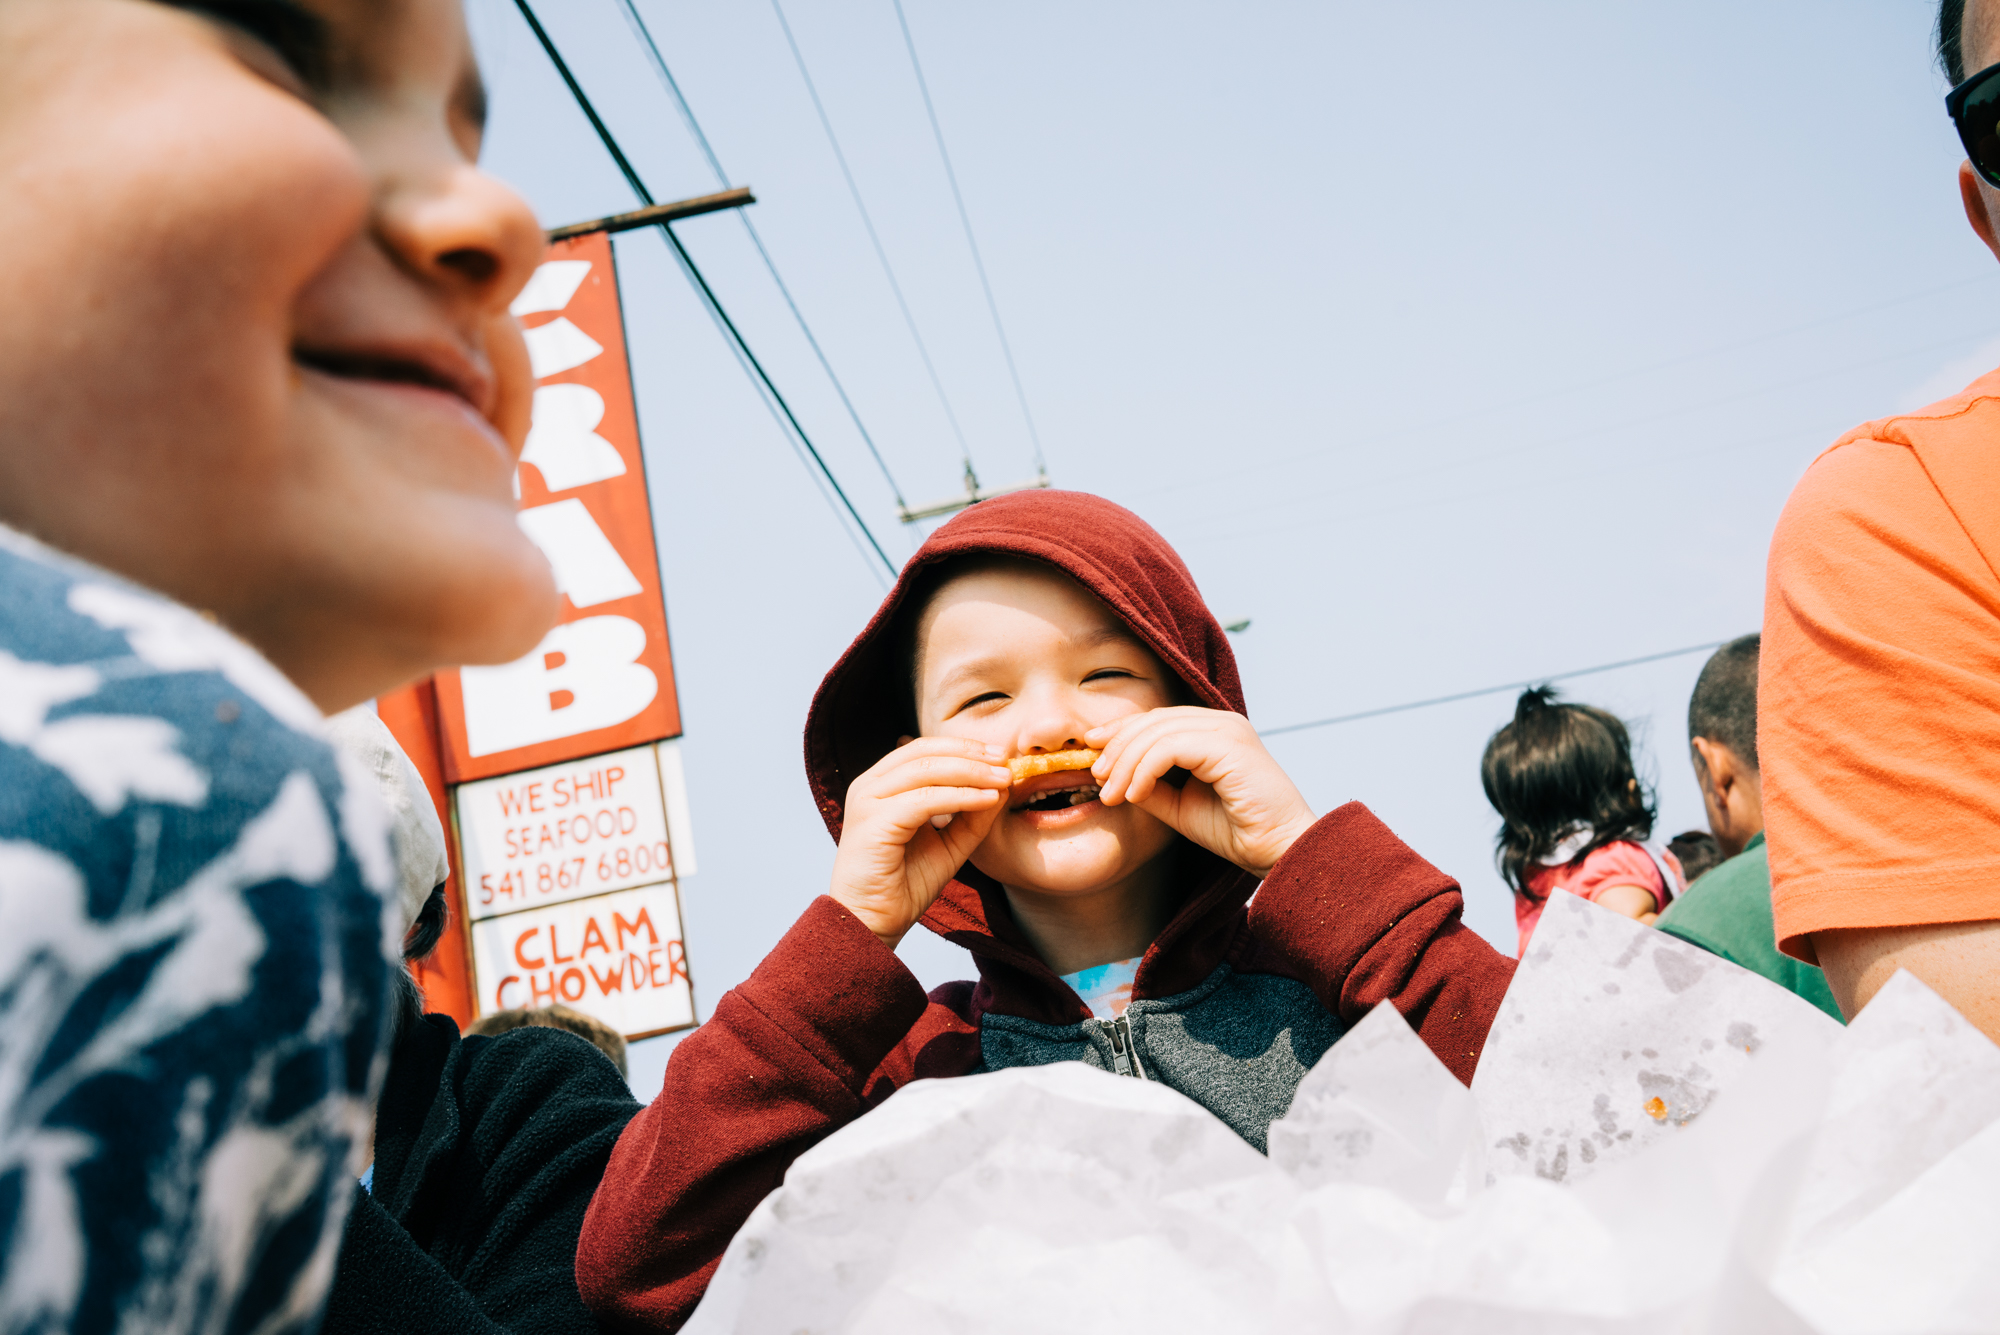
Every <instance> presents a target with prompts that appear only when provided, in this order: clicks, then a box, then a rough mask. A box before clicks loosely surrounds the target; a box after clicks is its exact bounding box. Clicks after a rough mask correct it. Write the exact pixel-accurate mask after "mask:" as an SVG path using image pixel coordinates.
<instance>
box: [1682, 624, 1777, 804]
mask: <svg viewBox="0 0 2000 1335" xmlns="http://www.w3.org/2000/svg"><path fill="white" fill-rule="evenodd" d="M1762 642H1763V637H1762V636H1761V635H1745V636H1744V637H1743V638H1742V639H1740V640H1731V641H1730V642H1729V643H1728V644H1725V645H1723V646H1722V647H1721V648H1720V649H1717V650H1716V651H1715V656H1714V657H1713V658H1710V659H1709V660H1708V662H1707V663H1706V664H1704V665H1703V666H1702V669H1701V675H1700V676H1699V677H1697V678H1695V682H1694V694H1693V695H1691V696H1689V697H1688V739H1689V740H1690V741H1692V740H1693V739H1694V738H1696V737H1702V738H1706V739H1707V740H1709V741H1711V742H1720V743H1721V744H1722V745H1724V746H1726V747H1728V748H1729V749H1730V750H1731V751H1734V752H1735V753H1736V758H1737V759H1738V760H1740V761H1742V762H1743V763H1744V764H1746V765H1748V766H1749V767H1750V768H1751V769H1753V770H1754V769H1756V768H1757V649H1758V646H1759V645H1760V644H1761V643H1762Z"/></svg>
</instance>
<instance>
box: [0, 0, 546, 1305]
mask: <svg viewBox="0 0 2000 1335" xmlns="http://www.w3.org/2000/svg"><path fill="white" fill-rule="evenodd" d="M483 117H484V99H483V96H482V93H481V89H480V82H479V76H478V71H477V69H476V68H475V67H474V64H473V61H472V53H471V45H470V42H469V40H468V39H467V36H466V32H465V26H464V20H463V16H462V15H461V13H460V11H459V7H458V3H457V0H401V2H399V3H395V4H382V3H364V2H363V0H298V2H286V0H212V2H211V3H205V4H204V3H184V4H161V3H146V2H144V0H0V180H4V181H5V182H6V188H5V189H4V190H0V251H4V253H5V254H6V256H7V258H8V266H9V267H8V278H7V281H8V286H7V297H8V302H9V306H8V311H9V316H8V318H7V319H6V320H4V321H0V921H4V924H5V928H6V929H5V931H4V932H0V937H4V938H5V940H6V942H7V948H6V950H5V951H0V1033H4V1034H5V1035H6V1041H5V1046H4V1049H0V1067H3V1068H4V1072H5V1078H4V1080H0V1123H4V1125H5V1127H6V1135H5V1136H4V1138H0V1200H4V1201H5V1207H4V1208H0V1328H5V1329H7V1330H20V1331H36V1332H41V1333H42V1335H52V1333H53V1332H65V1331H91V1332H99V1331H101V1332H111V1331H140V1330H143V1331H148V1332H167V1333H171V1332H180V1331H197V1330H199V1331H225V1330H226V1331H259V1332H266V1333H267V1335H279V1333H280V1332H289V1331H305V1330H310V1329H313V1328H314V1327H315V1326H316V1325H317V1324H318V1322H319V1319H320V1311H321V1308H322V1306H323V1304H324V1302H325V1298H326V1293H327V1286H328V1282H329V1280H330V1279H331V1277H332V1275H333V1273H334V1260H335V1252H336V1250H337V1248H338V1247H339V1244H340V1239H341V1233H342V1227H343V1223H344V1220H345V1217H346V1215H347V1212H348V1209H349V1206H350V1204H351V1202H352V1199H353V1194H354V1190H355V1188H354V1177H353V1175H354V1173H355V1172H357V1171H358V1170H359V1168H360V1166H361V1165H360V1163H359V1162H358V1159H359V1157H360V1154H361V1152H362V1151H364V1150H365V1147H366V1143H367V1136H368V1126H369V1116H370V1099H371V1098H372V1097H373V1093H374V1088H375V1085H376V1082H377V1081H378V1080H379V1078H380V1071H381V1066H380V1063H379V1062H378V1060H377V1057H378V1053H379V1050H380V1048H381V1043H382V1038H383V1035H384V1033H385V1026H384V1020H385V1011H386V1009H387V1008H386V1005H385V1003H386V1001H387V999H388V979H389V977H390V969H391V968H392V967H393V956H394V945H395V941H394V937H395V927H396V926H397V925H398V923H399V917H398V915H393V914H392V913H390V912H388V911H387V910H388V907H389V906H388V905H387V904H386V903H385V897H386V896H387V895H388V893H389V891H390V889H391V886H392V883H393V880H394V867H393V863H392V860H391V856H390V852H389V846H388V840H387V825H386V818H385V817H384V815H383V813H382V810H381V804H380V799H379V797H378V796H377V795H376V794H375V793H374V792H373V791H371V787H370V782H369V780H368V778H367V777H366V776H365V775H361V774H358V773H357V772H356V771H355V770H354V768H353V767H352V766H351V765H347V766H343V765H341V764H340V763H339V762H337V761H336V759H335V756H334V753H333V752H332V751H331V750H330V749H329V748H328V746H327V745H326V743H325V741H324V740H323V737H322V730H323V720H322V718H321V714H322V712H327V711H333V710H337V709H342V708H345V707H347V706H349V705H353V704H355V703H357V702H359V701H361V700H364V699H367V698H368V697H370V696H373V695H375V694H377V693H379V692H381V691H384V690H387V689H389V688H391V687H394V686H396V685H399V684H401V683H402V682H405V681H407V680H409V679H410V678H412V677H415V676H419V675H421V674H423V673H425V672H428V671H431V670H433V669H434V668H437V667H439V666H442V665H445V664H454V663H468V662H498V661H505V660H507V659H510V658H513V657H516V656H518V655H520V654H522V653H525V652H527V651H528V650H529V649H531V648H532V647H533V646H534V644H535V643H536V641H537V639H538V638H539V637H540V636H541V634H542V632H543V631H544V630H545V629H546V628H547V626H548V624H549V623H550V622H551V621H552V620H553V619H554V616H555V612H556V607H557V594H556V591H555V587H554V581H553V578H552V576H551V574H550V571H549V568H548V564H547V562H546V561H544V560H543V559H542V557H541V554H540V553H539V552H538V551H537V550H536V549H535V547H534V546H533V544H532V543H530V542H529V541H528V540H527V539H526V537H525V535H523V534H522V533H521V531H520V529H519V527H518V526H517V525H516V524H515V522H514V501H513V493H512V485H511V481H512V475H513V470H514V463H515V459H516V458H517V457H518V454H519V452H520V449H521V444H522V440H523V438H524V436H525V433H526V429H527V417H528V407H529V403H530V396H531V392H532V386H531V381H530V378H529V374H528V366H527V358H526V354H525V348H524V346H523V344H522V341H521V337H520V334H519V331H518V329H516V328H515V326H514V325H513V323H512V320H511V317H510V316H509V315H508V309H507V308H508V303H509V302H510V301H511V300H512V299H513V296H514V294H515V293H516V292H517V291H519V290H520V288H521V286H522V284H523V283H525V282H526V280H527V278H528V276H529V275H530V273H531V272H532V271H533V269H534V267H535V265H536V263H537V262H538V260H539V257H540V255H541V251H542V248H543V239H542V235H541V233H540V231H539V229H538V227H537V225H536V222H535V219H534V217H533V215H532V214H530V213H529V211H528V209H527V208H526V206H525V205H524V204H522V202H521V201H520V200H519V199H518V198H516V197H515V196H514V195H513V194H512V193H510V192H509V191H508V190H507V189H506V188H505V187H503V186H501V185H500V184H499V183H498V182H496V181H494V180H492V179H491V178H489V177H486V176H485V175H483V174H482V173H481V172H480V171H479V170H478V168H477V166H476V165H475V162H476V159H477V156H478V151H479V141H480V131H481V123H482V120H483ZM198 612H199V614H198Z"/></svg>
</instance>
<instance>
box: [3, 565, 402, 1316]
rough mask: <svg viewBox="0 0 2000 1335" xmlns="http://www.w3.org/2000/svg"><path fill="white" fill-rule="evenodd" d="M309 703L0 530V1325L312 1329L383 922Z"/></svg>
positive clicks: (369, 1033) (347, 1197)
mask: <svg viewBox="0 0 2000 1335" xmlns="http://www.w3.org/2000/svg"><path fill="white" fill-rule="evenodd" d="M320 723H321V721H320V716H319V713H318V711H317V710H315V709H314V708H313V706H312V704H311V703H310V702H309V701H307V700H306V698H305V697H304V696H302V695H301V694H299V692H298V691H297V690H296V689H295V688H294V687H293V686H292V685H291V684H290V683H289V682H288V681H286V680H285V679H284V677H283V676H281V675H280V674H279V673H278V671H277V670H276V669H275V668H273V667H272V666H271V665H270V664H269V663H267V662H266V661H265V660H264V659H262V658H261V657H259V656H258V655H257V654H256V653H255V652H254V651H252V650H251V649H249V648H247V647H246V646H245V645H243V644H242V643H241V642H240V641H238V640H236V639H234V638H232V637H231V636H229V635H228V634H226V633H225V632H223V631H221V630H219V629H217V628H216V627H214V626H212V625H209V624H208V623H206V622H204V621H203V620H202V619H201V618H200V617H198V616H196V615H194V614H193V613H192V612H190V611H189V610H188V609H186V608H184V607H181V606H179V605H178V604H176V603H173V602H170V601H168V600H166V599H164V598H161V597H159V596H158V595H156V594H153V593H149V592H146V591H144V590H142V589H139V588H136V587H135V586H133V585H131V584H128V583H126V582H125V581H123V580H121V579H119V578H117V577H116V576H113V575H109V574H106V573H104V572H102V571H100V570H97V569H95V568H93V567H91V566H87V565H84V564H82V563H81V562H76V561H73V560H71V559H69V558H67V557H63V556H59V555H57V554H55V553H53V552H50V551H49V550H48V549H46V548H44V547H41V546H40V545H39V544H36V543H34V542H32V541H30V540H29V539H26V538H24V537H22V536H20V535H19V534H16V533H14V532H12V531H11V530H7V529H4V528H0V1331H8V1332H15V1331H22V1332H58V1331H62V1332H68V1331H79V1332H93V1333H94V1332H104V1333H105V1335H110V1333H111V1332H114V1331H142V1330H143V1331H148V1332H151V1331H170V1332H183V1331H186V1332H193V1331H213V1332H217V1333H218V1335H220V1333H221V1332H235V1331H245V1332H248V1331H259V1332H272V1333H273V1335H276V1333H278V1332H288V1331H292V1330H298V1329H304V1328H309V1327H310V1326H311V1325H312V1324H313V1323H314V1322H316V1321H317V1319H318V1314H319V1311H320V1308H321V1306H322V1304H323V1302H324V1300H325V1295H326V1290H327V1286H328V1283H329V1281H330V1279H331V1277H332V1273H333V1267H334V1261H335V1259H336V1256H337V1254H338V1251H339V1246H340V1239H341V1229H342V1225H343V1223H344V1221H345V1218H346V1211H347V1206H348V1204H349V1202H350V1201H351V1199H352V1196H353V1192H354V1186H353V1183H354V1173H355V1170H356V1169H357V1168H358V1167H359V1157H360V1156H359V1155H358V1154H357V1153H356V1150H357V1148H358V1147H364V1148H365V1146H366V1144H367V1137H368V1132H369V1127H370V1125H371V1121H372V1116H373V1113H372V1099H373V1095H374V1092H375V1088H376V1085H377V1083H378V1081H379V1069H378V1068H379V1065H380V1061H379V1058H378V1050H379V1049H380V1047H381V1042H382V1037H383V1027H384V1024H385V1022H386V1013H387V1005H386V1001H387V979H388V972H387V971H388V968H389V967H390V960H391V959H392V958H393V949H394V944H395V942H394V936H395V932H396V929H397V927H399V926H400V924H399V923H398V922H397V921H396V920H395V918H394V916H393V913H392V910H391V909H390V906H389V902H388V900H387V899H386V898H385V896H386V894H387V892H388V889H389V886H390V883H391V880H392V878H393V864H392V862H391V857H390V851H389V840H388V824H387V817H386V814H385V813H384V811H383V809H382V805H381V799H380V797H379V795H378V794H377V793H375V792H374V791H373V789H372V787H371V786H370V785H369V784H368V783H367V782H366V779H365V777H364V776H360V775H358V774H357V775H356V776H355V778H356V779H358V780H360V781H359V782H358V783H350V782H347V781H345V780H344V778H343V775H342V773H341V766H340V762H339V761H338V760H337V759H336V758H335V755H334V753H333V751H332V750H331V749H330V748H329V747H327V746H326V745H325V744H324V743H323V742H322V741H320V740H318V733H319V729H320Z"/></svg>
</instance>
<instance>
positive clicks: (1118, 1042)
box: [1098, 1015, 1151, 1080]
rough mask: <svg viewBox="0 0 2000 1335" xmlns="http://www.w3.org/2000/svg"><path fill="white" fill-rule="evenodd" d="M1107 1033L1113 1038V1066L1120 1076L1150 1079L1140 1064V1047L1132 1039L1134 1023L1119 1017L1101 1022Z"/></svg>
mask: <svg viewBox="0 0 2000 1335" xmlns="http://www.w3.org/2000/svg"><path fill="white" fill-rule="evenodd" d="M1098 1023H1100V1024H1102V1025H1103V1026H1104V1030H1105V1033H1106V1034H1108V1035H1109V1036H1110V1038H1111V1066H1112V1069H1113V1070H1114V1071H1115V1072H1117V1073H1118V1074H1119V1075H1129V1076H1131V1077H1132V1078H1133V1079H1134V1080H1146V1079H1150V1078H1151V1077H1149V1076H1148V1075H1147V1074H1146V1068H1145V1067H1144V1066H1143V1065H1141V1064H1140V1062H1139V1045H1138V1044H1137V1043H1136V1042H1135V1041H1133V1038H1132V1021H1130V1020H1129V1019H1127V1018H1126V1017H1124V1016H1123V1015H1121V1016H1119V1017H1118V1018H1117V1019H1115V1020H1100V1021H1099V1022H1098Z"/></svg>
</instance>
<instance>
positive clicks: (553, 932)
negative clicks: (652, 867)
mask: <svg viewBox="0 0 2000 1335" xmlns="http://www.w3.org/2000/svg"><path fill="white" fill-rule="evenodd" d="M472 960H473V971H474V973H475V974H476V975H477V976H478V979H479V994H478V1002H479V1013H480V1014H481V1015H490V1014H492V1013H493V1012H494V1011H500V1010H510V1009H512V1008H514V1007H516V1006H547V1005H550V1004H551V1003H555V1002H560V1003H562V1004H563V1005H565V1006H573V1007H575V1008H576V1009H577V1010H580V1011H582V1012H583V1013H584V1014H586V1015H592V1016H595V1017H596V1018H598V1019H600V1020H602V1021H604V1022H605V1023H606V1024H608V1025H610V1026H611V1027H612V1028H614V1029H616V1030H617V1031H618V1032H619V1033H621V1034H623V1035H625V1037H627V1038H644V1037H646V1036H647V1035H649V1034H657V1033H661V1032H663V1031H665V1030H668V1029H681V1028H685V1027H686V1026H688V1025H691V1024H693V1023H694V993H693V991H692V990H691V989H690V987H689V986H688V973H687V949H686V947H685V945H684V944H683V943H682V939H681V918H680V904H679V901H678V900H677V898H676V897H675V894H674V887H673V886H672V885H670V884H669V885H647V886H641V887H639V888H637V889H633V890H619V891H615V892H614V893H612V894H608V895H598V896H596V897H594V898H591V899H573V900H569V901H567V902H565V903H559V904H551V905H549V906H547V907H544V908H535V909H529V910H527V911H525V912H522V913H510V914H507V915H506V916H504V917H497V918H487V919H485V920H484V921H482V922H476V923H474V924H473V925H472Z"/></svg>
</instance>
